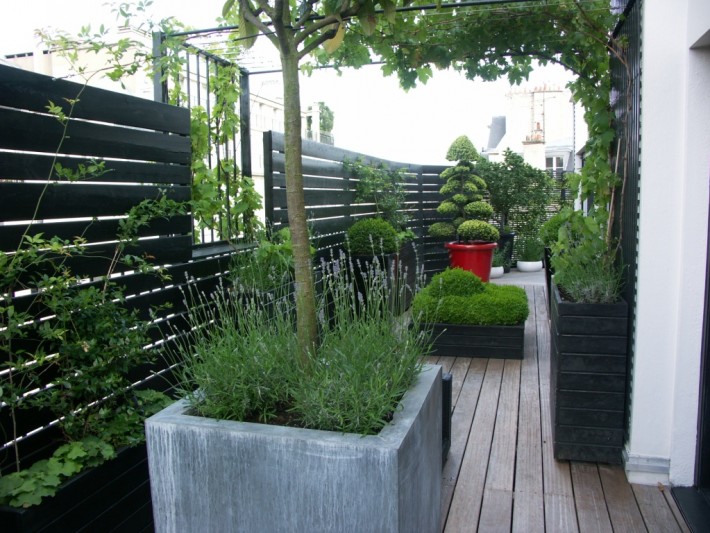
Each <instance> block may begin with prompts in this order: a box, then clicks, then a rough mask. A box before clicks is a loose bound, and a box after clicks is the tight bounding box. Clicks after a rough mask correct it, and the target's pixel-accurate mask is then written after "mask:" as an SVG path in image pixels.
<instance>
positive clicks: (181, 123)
mask: <svg viewBox="0 0 710 533" xmlns="http://www.w3.org/2000/svg"><path fill="white" fill-rule="evenodd" d="M77 98H78V99H79V102H78V103H77V104H76V106H75V108H74V111H73V116H74V117H76V118H86V119H91V120H98V121H102V122H110V123H115V124H122V125H124V126H133V127H138V128H147V129H153V130H158V131H167V132H174V133H179V134H181V135H189V133H190V120H189V117H190V112H189V110H187V109H184V108H179V107H175V106H170V105H166V104H162V103H158V102H153V101H151V100H146V99H145V98H138V97H135V96H130V95H127V94H124V93H117V92H114V91H108V90H105V89H99V88H96V87H88V86H87V87H85V86H83V85H81V84H77V83H72V82H69V81H65V80H60V79H56V78H52V77H50V76H43V75H41V74H35V73H33V72H27V71H25V70H22V69H18V68H14V67H8V66H4V65H0V105H2V106H6V107H14V108H17V109H27V110H31V111H38V112H46V111H47V106H48V105H49V101H50V100H51V101H52V102H53V103H54V104H55V105H59V106H62V108H63V109H64V112H65V113H68V112H69V103H68V102H67V100H74V99H77Z"/></svg>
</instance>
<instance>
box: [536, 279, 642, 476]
mask: <svg viewBox="0 0 710 533" xmlns="http://www.w3.org/2000/svg"><path fill="white" fill-rule="evenodd" d="M551 305H552V312H551V316H552V319H551V321H550V328H551V359H552V360H551V368H550V381H551V383H550V385H551V386H550V404H551V409H552V433H553V448H554V454H555V458H557V459H567V460H572V461H596V462H605V463H614V464H619V463H621V460H622V449H623V446H624V410H625V407H626V372H627V370H626V369H627V320H628V306H627V304H626V302H624V301H621V302H619V303H615V304H578V303H570V302H565V301H563V300H562V299H561V297H560V292H559V290H558V289H557V286H556V285H555V284H554V282H553V285H552V299H551Z"/></svg>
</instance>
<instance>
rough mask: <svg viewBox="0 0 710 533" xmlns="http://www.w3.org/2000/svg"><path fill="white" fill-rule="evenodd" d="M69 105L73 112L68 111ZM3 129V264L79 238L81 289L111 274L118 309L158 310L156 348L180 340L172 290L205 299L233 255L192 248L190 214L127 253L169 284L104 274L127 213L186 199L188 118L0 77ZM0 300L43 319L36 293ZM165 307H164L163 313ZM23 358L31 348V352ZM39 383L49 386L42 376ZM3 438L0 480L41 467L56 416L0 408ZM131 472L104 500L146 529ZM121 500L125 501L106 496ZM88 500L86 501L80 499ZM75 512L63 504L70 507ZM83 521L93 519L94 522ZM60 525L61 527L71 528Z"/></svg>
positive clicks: (142, 237) (1, 380)
mask: <svg viewBox="0 0 710 533" xmlns="http://www.w3.org/2000/svg"><path fill="white" fill-rule="evenodd" d="M71 101H76V104H75V105H74V107H73V109H72V106H71V105H70V102H71ZM50 102H53V103H54V104H55V105H57V106H61V107H62V108H63V113H65V114H67V115H69V114H70V116H69V118H68V120H67V122H66V129H65V125H64V124H63V123H62V122H61V121H59V120H58V119H57V117H56V116H55V115H53V114H51V113H49V112H48V109H47V106H48V105H50ZM0 121H1V123H2V128H0V204H1V206H2V207H1V208H0V250H2V251H3V252H6V253H10V254H12V253H13V252H14V251H15V250H17V248H18V246H19V244H20V241H21V239H22V238H23V235H29V236H33V235H37V234H40V233H41V234H43V235H44V237H45V238H50V237H52V236H58V237H60V238H64V239H73V238H74V237H76V236H82V237H84V238H85V239H86V241H87V244H86V250H87V252H86V253H85V254H81V255H77V256H76V257H74V258H72V259H70V260H65V262H64V265H65V266H66V267H69V268H71V270H72V272H73V273H74V274H76V275H79V276H81V277H83V278H84V281H85V283H84V284H82V286H90V285H92V284H94V285H98V284H100V283H103V282H102V280H101V276H103V275H105V274H106V273H107V272H109V271H111V272H113V274H112V280H113V281H114V282H116V283H117V284H118V285H119V286H121V287H122V288H123V290H124V294H125V295H126V298H127V300H126V302H127V305H128V306H129V307H130V308H132V309H138V310H139V313H140V316H141V317H143V318H145V319H147V318H148V317H149V311H150V310H158V309H160V310H159V311H158V315H157V324H158V327H156V328H154V329H153V331H152V340H153V342H154V343H158V344H160V343H162V342H163V340H164V339H165V337H166V333H168V332H170V331H174V330H175V329H174V328H177V330H179V329H180V327H181V326H182V325H184V319H183V313H184V312H185V305H184V303H183V293H182V292H181V289H183V288H185V287H186V285H187V284H188V279H189V280H190V282H189V283H191V284H194V285H195V286H197V287H200V288H204V289H207V290H209V289H210V288H213V287H215V286H217V284H218V283H219V282H220V280H221V278H222V276H223V275H224V274H225V273H226V272H227V270H228V267H229V260H230V253H229V252H228V251H226V250H225V249H224V248H222V249H221V252H218V251H217V250H216V249H215V250H213V252H212V253H210V251H209V250H208V249H205V248H203V249H201V250H198V249H196V248H195V247H194V246H193V234H192V233H193V231H192V228H193V223H192V216H191V213H190V211H189V208H187V207H186V209H185V210H184V211H183V212H181V213H180V214H176V215H172V216H167V217H164V218H158V219H155V220H153V221H152V222H151V223H150V224H149V225H148V226H147V227H144V228H142V229H141V230H140V233H139V239H138V241H137V244H136V245H135V246H133V247H131V248H130V249H129V250H127V252H128V253H130V254H133V255H139V256H142V257H145V258H148V259H149V260H150V262H151V263H153V264H154V265H155V266H156V267H157V266H161V267H163V268H164V269H165V271H166V273H167V274H168V275H169V279H162V278H160V277H158V276H156V275H154V274H150V273H146V274H144V273H140V272H137V271H135V270H132V267H130V266H127V265H124V264H121V263H119V264H117V265H115V268H113V267H111V264H112V263H111V258H112V256H113V254H114V251H115V249H116V245H117V242H118V238H117V229H118V226H119V223H120V221H121V220H122V219H124V218H126V212H127V211H128V210H129V209H131V208H132V207H134V206H136V205H137V204H139V203H140V202H142V201H143V200H145V199H158V198H159V197H160V196H161V195H164V196H166V197H167V198H170V199H173V200H175V201H178V202H187V201H189V200H190V198H191V171H190V158H191V154H190V138H189V133H190V119H189V111H188V110H187V109H181V108H177V107H173V106H169V105H165V104H162V103H156V102H151V101H147V100H144V99H140V98H135V97H131V96H127V95H123V94H119V93H114V92H111V91H105V90H101V89H96V88H92V87H86V86H82V85H79V84H76V83H71V82H67V81H63V80H57V79H53V78H51V77H48V76H43V75H38V74H34V73H29V72H26V71H23V70H20V69H16V68H12V67H7V66H0ZM97 160H100V161H103V163H104V165H105V172H103V173H101V174H100V175H87V176H85V177H84V178H82V179H79V180H78V181H70V180H67V179H65V178H63V177H60V176H59V175H58V174H57V173H56V171H54V170H53V169H54V168H55V167H54V165H55V164H56V163H60V164H61V165H62V166H63V167H65V168H71V169H78V168H79V166H80V165H91V164H92V162H94V161H97ZM186 205H187V204H186ZM30 221H33V222H32V223H31V224H30ZM2 296H3V301H2V303H3V305H5V304H7V305H13V306H14V308H15V309H16V310H17V311H24V310H31V311H32V312H33V313H34V316H35V318H37V319H42V318H43V315H42V313H43V312H46V311H43V310H42V309H41V308H39V307H37V305H36V304H35V301H36V293H33V292H32V290H31V289H26V290H22V291H18V292H16V293H14V294H5V295H2ZM165 304H169V305H170V306H171V307H170V308H160V306H163V305H165ZM45 318H50V319H51V317H45ZM27 347H30V348H31V346H30V345H29V344H28V345H27ZM11 357H12V356H11V355H10V353H9V350H7V349H5V348H2V349H1V350H0V388H5V390H8V388H7V387H6V385H7V380H8V379H10V377H9V372H8V370H7V368H8V364H9V363H10V358H11ZM166 371H167V368H166V365H165V363H156V364H155V365H153V366H151V367H145V368H138V369H135V370H134V372H133V374H132V375H131V380H132V381H133V382H134V383H135V386H136V387H139V388H145V387H151V388H157V389H161V390H165V389H167V388H168V386H169V383H168V382H167V381H166V380H165V379H164V376H163V375H162V374H164V373H165V372H166ZM15 378H17V376H15ZM47 380H48V382H47V383H46V384H47V385H48V384H50V383H51V376H50V374H48V375H47ZM97 399H98V398H97ZM0 432H1V433H0V437H2V438H1V439H0V468H1V469H2V472H3V473H5V472H9V471H11V470H12V469H13V468H14V464H15V461H16V458H18V457H19V459H20V463H21V464H22V465H23V466H28V465H30V464H32V463H33V462H34V461H35V460H37V459H40V458H43V457H46V456H48V455H49V454H50V453H51V452H52V451H53V450H54V449H55V448H56V446H57V445H58V443H59V439H58V437H59V431H58V429H57V426H56V424H53V415H51V414H50V413H48V412H46V411H43V410H30V409H23V411H22V412H21V416H19V417H17V418H16V419H15V420H13V418H12V417H11V416H10V412H9V408H8V406H7V404H4V403H3V404H2V405H0ZM14 436H16V437H17V439H15V438H14ZM134 455H135V453H133V454H132V455H131V457H133V456H134ZM132 461H133V459H132ZM135 461H138V463H136V462H135ZM135 461H134V462H133V463H132V464H131V465H129V466H127V467H126V468H130V469H132V471H133V468H134V465H135V464H139V463H142V466H141V467H140V468H138V470H136V472H138V475H137V476H131V477H123V478H121V479H122V481H121V483H122V488H121V489H118V488H115V487H114V488H112V489H110V490H108V492H111V494H109V495H108V496H109V498H108V499H109V500H112V502H113V503H112V505H117V506H119V507H117V508H115V509H114V510H113V511H112V512H113V513H114V514H117V515H118V516H120V517H123V518H125V517H128V516H131V514H132V513H133V512H134V511H135V509H138V508H144V511H143V512H142V514H141V518H137V521H138V522H140V521H141V520H148V524H150V495H149V493H148V492H147V486H148V485H147V483H148V482H147V469H146V468H145V464H144V463H145V450H144V449H143V451H142V452H140V453H138V457H136V458H135ZM121 468H124V467H121ZM137 486H140V487H141V489H140V493H141V494H142V500H141V501H140V502H136V501H134V500H135V498H134V499H133V500H131V498H129V497H128V495H129V494H133V493H134V491H135V490H138V489H137ZM118 490H121V491H124V492H121V493H117V492H113V491H118ZM104 492H107V491H104ZM122 494H126V499H125V501H127V502H128V501H132V502H133V503H131V506H132V508H131V509H123V508H120V505H122V504H121V503H120V501H121V499H122V498H123V496H122ZM136 494H137V492H136ZM89 496H90V495H88V494H83V495H81V498H85V497H89ZM146 498H147V500H146ZM87 501H88V500H87ZM78 503H79V502H75V501H72V502H71V505H74V504H77V505H78ZM91 507H92V508H93V507H96V505H95V504H92V505H91ZM81 513H82V514H83V515H85V517H86V520H87V521H88V520H90V515H91V513H88V512H86V510H84V511H82V512H81ZM66 519H67V520H69V522H66V523H70V522H71V521H73V520H77V517H76V516H72V517H67V518H66ZM116 523H119V522H116ZM97 524H103V522H97ZM77 527H78V525H77ZM96 527H99V526H98V525H97V526H96ZM72 528H73V526H72ZM101 529H103V526H102V527H101Z"/></svg>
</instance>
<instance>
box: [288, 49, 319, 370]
mask: <svg viewBox="0 0 710 533" xmlns="http://www.w3.org/2000/svg"><path fill="white" fill-rule="evenodd" d="M281 42H282V46H281V50H280V52H281V67H282V69H283V82H284V129H285V131H284V140H285V158H286V205H287V207H288V223H289V227H290V229H291V241H292V243H293V259H294V270H295V282H296V283H295V288H296V327H297V334H298V343H299V352H300V353H299V355H300V361H301V364H302V367H303V368H306V367H307V366H308V364H309V361H310V354H312V353H314V350H315V347H316V344H317V340H318V323H317V319H316V305H315V290H314V283H313V262H312V258H311V245H310V241H309V238H308V224H307V220H306V206H305V199H304V193H303V168H302V162H301V157H302V153H303V149H302V141H301V97H300V88H299V81H298V74H299V72H298V57H297V52H296V48H295V45H294V44H293V43H289V44H290V45H293V46H284V40H283V39H282V40H281Z"/></svg>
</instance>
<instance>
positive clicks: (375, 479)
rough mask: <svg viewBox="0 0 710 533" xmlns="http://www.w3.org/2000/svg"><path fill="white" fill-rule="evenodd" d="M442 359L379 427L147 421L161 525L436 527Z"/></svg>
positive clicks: (181, 413) (177, 415) (167, 413)
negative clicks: (367, 432)
mask: <svg viewBox="0 0 710 533" xmlns="http://www.w3.org/2000/svg"><path fill="white" fill-rule="evenodd" d="M441 383H442V379H441V367H439V366H435V365H427V366H426V367H425V369H424V371H423V372H422V373H421V375H420V376H419V377H418V379H417V381H416V383H415V385H414V386H413V387H412V389H410V390H409V391H408V392H407V394H406V395H405V396H404V398H403V399H402V402H401V409H400V410H398V411H397V412H396V413H395V415H394V418H393V420H392V422H391V423H390V424H388V425H387V426H386V427H385V428H384V429H383V430H382V431H381V432H380V434H379V435H376V436H361V435H354V434H343V433H336V432H329V431H317V430H309V429H302V428H289V427H281V426H271V425H263V424H252V423H242V422H229V421H221V420H214V419H209V418H202V417H197V416H191V415H190V414H189V413H187V412H186V409H187V406H186V404H185V403H184V402H178V403H176V404H173V405H172V406H171V407H169V408H167V409H165V410H163V411H161V412H160V413H158V414H157V415H155V416H153V417H151V418H149V419H148V420H147V421H146V436H147V445H148V459H149V467H150V479H151V491H152V497H153V510H154V517H155V529H156V531H158V532H159V533H160V532H177V531H183V532H196V531H205V532H211V531H219V532H220V533H226V532H236V531H250V532H257V531H258V532H262V531H263V532H267V531H269V532H271V531H274V532H276V531H279V532H281V531H293V532H306V531H307V532H309V533H310V532H330V531H338V532H358V533H365V532H382V533H384V532H400V533H410V532H412V531H417V532H421V533H427V532H435V531H436V532H438V531H439V529H440V527H441V521H440V518H441V464H442V451H441V448H442V426H441V424H442V403H441V402H442V389H441V386H442V385H441Z"/></svg>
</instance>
